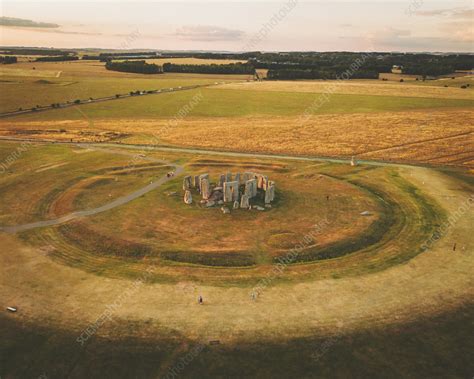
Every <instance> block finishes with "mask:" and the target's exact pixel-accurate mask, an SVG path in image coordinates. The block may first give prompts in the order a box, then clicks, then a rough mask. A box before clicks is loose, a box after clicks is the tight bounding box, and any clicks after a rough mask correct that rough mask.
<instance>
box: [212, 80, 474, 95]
mask: <svg viewBox="0 0 474 379" xmlns="http://www.w3.org/2000/svg"><path fill="white" fill-rule="evenodd" d="M466 82H467V83H473V82H474V79H473V78H468V79H466ZM446 84H449V82H446ZM221 88H225V89H229V90H233V89H234V90H235V89H238V90H249V91H281V92H308V93H326V92H328V93H340V94H350V95H379V96H402V97H429V98H439V99H468V100H472V99H474V88H472V87H470V88H466V89H461V88H460V87H459V86H457V87H448V88H445V87H440V86H436V87H435V86H427V85H417V84H407V83H388V82H381V81H376V80H367V81H335V80H324V81H323V80H312V81H264V82H248V83H233V84H228V85H225V86H221Z"/></svg>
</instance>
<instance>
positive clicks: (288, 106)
mask: <svg viewBox="0 0 474 379" xmlns="http://www.w3.org/2000/svg"><path fill="white" fill-rule="evenodd" d="M199 92H200V93H202V100H201V101H199V102H198V103H197V104H196V105H195V106H194V107H193V108H192V109H191V110H190V111H189V112H188V113H187V117H189V118H191V117H193V118H199V117H226V118H228V117H248V116H266V117H267V116H268V117H279V116H300V115H303V114H304V113H305V112H307V113H308V114H310V115H318V114H348V113H351V114H352V113H375V112H400V111H410V110H415V109H417V110H418V109H430V108H447V109H449V108H461V107H465V108H470V107H472V106H474V100H462V99H461V100H458V99H436V98H410V97H399V96H373V95H346V94H334V95H332V96H331V99H330V101H328V102H326V103H325V104H324V105H323V106H320V107H319V106H315V105H314V104H315V103H316V102H317V101H318V100H319V97H318V95H317V94H314V95H313V96H308V94H306V93H300V92H277V91H245V90H232V91H230V90H225V89H215V88H205V89H196V90H190V91H182V92H176V93H164V94H160V95H156V96H145V97H136V98H131V99H121V100H120V99H119V100H116V101H112V102H108V103H97V104H86V105H84V106H82V107H81V110H82V111H83V112H84V114H86V115H87V116H88V117H90V118H92V119H107V118H114V119H124V118H132V119H133V118H135V119H136V118H137V115H139V117H140V118H164V117H168V118H171V117H174V116H176V115H177V114H178V112H179V111H180V109H182V107H183V106H184V105H186V104H189V103H190V102H191V101H192V99H193V97H194V96H196V95H197V94H198V93H199ZM236 104H238V106H236ZM80 118H81V115H80V114H78V112H77V111H76V110H75V109H70V108H64V109H59V110H53V111H46V112H41V113H38V114H29V115H24V116H17V118H12V119H11V120H14V121H17V120H18V121H31V120H37V121H46V120H75V119H80Z"/></svg>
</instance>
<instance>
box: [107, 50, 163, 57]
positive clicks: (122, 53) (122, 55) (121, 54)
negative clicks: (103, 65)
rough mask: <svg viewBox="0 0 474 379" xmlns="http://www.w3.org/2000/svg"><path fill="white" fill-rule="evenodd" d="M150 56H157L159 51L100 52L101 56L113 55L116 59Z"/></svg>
mask: <svg viewBox="0 0 474 379" xmlns="http://www.w3.org/2000/svg"><path fill="white" fill-rule="evenodd" d="M140 55H143V56H149V57H157V56H158V53H156V52H153V51H135V52H132V53H124V52H120V53H100V54H99V57H102V58H103V57H113V58H114V59H118V58H117V57H131V56H140Z"/></svg>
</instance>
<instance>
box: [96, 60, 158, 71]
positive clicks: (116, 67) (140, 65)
mask: <svg viewBox="0 0 474 379" xmlns="http://www.w3.org/2000/svg"><path fill="white" fill-rule="evenodd" d="M105 68H106V69H107V70H112V71H121V72H133V73H136V74H162V73H163V68H162V67H161V66H158V65H156V64H153V63H152V64H149V63H146V62H145V61H124V62H112V61H108V62H107V63H106V64H105Z"/></svg>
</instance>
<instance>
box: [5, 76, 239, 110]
mask: <svg viewBox="0 0 474 379" xmlns="http://www.w3.org/2000/svg"><path fill="white" fill-rule="evenodd" d="M233 79H234V80H235V78H233ZM3 80H10V82H5V81H3V82H0V112H8V111H15V110H17V109H18V108H20V107H22V108H23V109H27V108H31V107H35V106H36V105H41V106H49V105H51V104H52V103H65V102H66V101H74V100H76V99H82V100H87V99H89V97H92V98H97V97H105V96H114V95H115V94H127V93H129V92H130V91H136V90H153V89H163V88H170V87H178V86H190V85H200V84H211V83H214V82H215V81H216V80H218V81H223V79H222V78H216V77H215V76H214V77H213V76H212V75H183V74H182V75H173V74H170V75H167V74H165V75H162V76H155V77H154V78H149V79H148V78H143V77H138V78H137V77H134V76H131V77H123V78H115V77H111V78H110V77H100V76H91V77H85V78H84V77H64V78H62V77H60V78H48V79H47V80H41V79H39V78H31V77H26V78H25V77H9V78H7V79H5V78H3ZM224 80H226V79H224ZM227 80H229V79H227Z"/></svg>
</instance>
